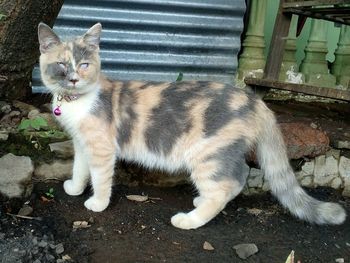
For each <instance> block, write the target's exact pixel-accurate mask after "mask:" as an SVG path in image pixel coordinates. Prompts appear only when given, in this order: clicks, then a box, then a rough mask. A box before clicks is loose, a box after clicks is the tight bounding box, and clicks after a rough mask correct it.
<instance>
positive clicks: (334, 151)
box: [326, 149, 340, 160]
mask: <svg viewBox="0 0 350 263" xmlns="http://www.w3.org/2000/svg"><path fill="white" fill-rule="evenodd" d="M330 156H333V157H334V158H335V159H337V160H339V158H340V150H337V149H331V150H329V151H328V152H326V157H330Z"/></svg>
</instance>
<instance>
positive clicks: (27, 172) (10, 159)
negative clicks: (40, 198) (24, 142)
mask: <svg viewBox="0 0 350 263" xmlns="http://www.w3.org/2000/svg"><path fill="white" fill-rule="evenodd" d="M0 167H1V169H0V193H2V194H3V195H5V196H7V197H9V198H15V197H18V198H21V197H23V198H26V197H28V196H30V194H31V192H32V190H33V184H32V173H33V171H34V165H33V162H32V160H31V159H30V158H29V157H27V156H16V155H13V154H12V153H9V154H6V155H4V156H3V157H1V158H0Z"/></svg>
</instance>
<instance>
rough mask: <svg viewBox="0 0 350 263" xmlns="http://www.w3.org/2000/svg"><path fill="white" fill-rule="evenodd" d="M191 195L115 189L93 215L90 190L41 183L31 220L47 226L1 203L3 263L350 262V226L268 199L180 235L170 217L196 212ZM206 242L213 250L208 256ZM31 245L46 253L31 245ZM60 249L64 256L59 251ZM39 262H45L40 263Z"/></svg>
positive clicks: (327, 196)
mask: <svg viewBox="0 0 350 263" xmlns="http://www.w3.org/2000/svg"><path fill="white" fill-rule="evenodd" d="M51 187H52V188H53V189H54V199H53V201H47V200H44V201H43V199H42V198H41V197H42V196H43V195H44V194H45V192H47V190H48V189H49V188H51ZM127 194H139V195H140V194H144V195H148V196H149V197H151V198H152V199H151V200H149V201H147V202H133V201H130V200H128V199H127V198H126V197H125V195H127ZM193 194H194V193H193V190H192V188H191V187H190V186H178V187H174V188H170V189H163V188H153V187H135V188H128V187H125V186H117V187H115V188H114V194H113V198H112V201H111V205H110V206H109V207H108V209H107V210H106V211H104V212H102V213H93V212H90V211H88V210H86V209H85V208H84V206H83V203H84V201H85V199H87V198H88V196H89V190H87V191H86V192H85V193H84V194H83V195H82V196H79V197H70V196H67V195H66V194H65V193H64V191H63V189H62V184H60V183H52V184H44V183H40V184H36V186H35V189H34V193H33V195H32V197H31V200H30V204H31V205H32V206H33V208H34V211H33V213H32V215H31V216H32V217H34V218H37V217H39V219H40V218H41V219H42V220H41V221H38V220H35V219H19V218H15V217H13V216H10V215H8V214H7V213H6V212H8V211H10V209H12V211H10V212H13V213H16V211H14V209H16V208H13V207H12V208H11V207H10V206H9V204H8V203H7V202H2V214H1V218H0V235H1V236H0V259H1V257H2V259H1V260H0V262H36V263H39V262H69V261H70V260H68V261H67V259H69V258H71V259H72V260H71V261H74V262H82V263H84V262H96V263H100V262H105V263H107V262H254V263H255V262H282V263H284V262H285V260H286V258H287V256H288V254H289V253H290V252H291V250H295V253H296V259H298V260H300V261H301V262H302V263H307V262H310V263H311V262H312V263H314V262H335V260H336V259H337V258H344V259H345V262H347V260H348V259H350V222H349V220H347V221H346V222H345V224H343V225H341V226H316V225H310V224H308V223H305V222H302V221H299V220H297V219H295V218H293V217H292V216H291V215H290V214H289V213H288V212H286V211H285V210H284V209H283V208H282V207H281V206H280V205H279V204H278V203H277V201H276V200H275V199H274V198H273V197H272V196H271V195H269V194H264V195H259V196H251V197H245V196H239V197H237V198H236V199H235V200H234V201H232V202H231V203H229V205H228V206H227V207H226V208H225V210H224V212H223V213H221V214H220V215H219V216H217V217H216V218H215V219H214V220H213V221H211V222H210V223H209V224H207V225H206V226H204V227H202V228H200V229H197V230H190V231H185V230H180V229H176V228H174V227H173V226H172V225H171V224H170V217H171V216H172V215H173V214H175V213H176V212H178V211H189V210H190V209H192V196H193ZM311 194H312V195H314V196H316V197H317V198H319V199H323V200H333V201H339V202H340V203H341V204H342V205H343V206H344V207H345V208H346V210H347V212H348V214H349V212H350V199H344V197H341V196H340V195H339V193H337V192H335V191H333V190H330V189H317V190H312V191H311ZM253 208H254V209H253ZM75 221H87V222H88V224H89V225H91V226H90V227H88V228H80V229H75V230H73V228H72V225H73V222H75ZM33 240H34V241H33ZM205 241H207V242H209V243H210V244H211V245H212V246H213V247H214V250H212V251H208V250H204V249H203V243H204V242H205ZM33 242H34V243H35V242H36V243H39V244H41V247H40V245H38V244H36V245H35V246H33V245H32V243H33ZM45 242H46V243H45ZM240 243H255V244H256V245H257V246H258V248H259V252H258V253H257V254H255V255H253V256H251V257H249V258H248V259H246V260H242V259H240V258H238V256H237V255H236V253H235V250H234V249H233V246H235V245H237V244H240ZM62 245H63V247H64V251H63V252H62V249H61V251H57V249H58V247H60V248H62ZM33 249H34V250H38V251H34V252H36V254H34V253H33V251H32V250H33ZM16 253H17V254H18V255H17V254H16ZM1 255H2V256H1ZM6 255H7V256H6ZM14 255H17V256H14ZM48 255H49V256H48ZM62 256H63V258H65V259H66V261H64V260H62V259H61V258H62ZM64 256H66V257H64ZM67 256H68V257H67ZM11 257H12V258H11ZM38 258H39V260H40V261H35V260H37V259H38ZM11 260H16V261H11Z"/></svg>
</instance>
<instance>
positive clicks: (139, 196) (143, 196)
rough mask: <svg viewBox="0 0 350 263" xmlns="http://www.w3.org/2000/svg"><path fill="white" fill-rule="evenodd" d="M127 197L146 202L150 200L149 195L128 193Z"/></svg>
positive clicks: (131, 199)
mask: <svg viewBox="0 0 350 263" xmlns="http://www.w3.org/2000/svg"><path fill="white" fill-rule="evenodd" d="M126 198H127V199H128V200H130V201H136V202H145V201H147V200H148V196H147V195H126Z"/></svg>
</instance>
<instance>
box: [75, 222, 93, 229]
mask: <svg viewBox="0 0 350 263" xmlns="http://www.w3.org/2000/svg"><path fill="white" fill-rule="evenodd" d="M88 227H91V225H89V223H88V222H86V221H74V222H73V229H78V228H88Z"/></svg>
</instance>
